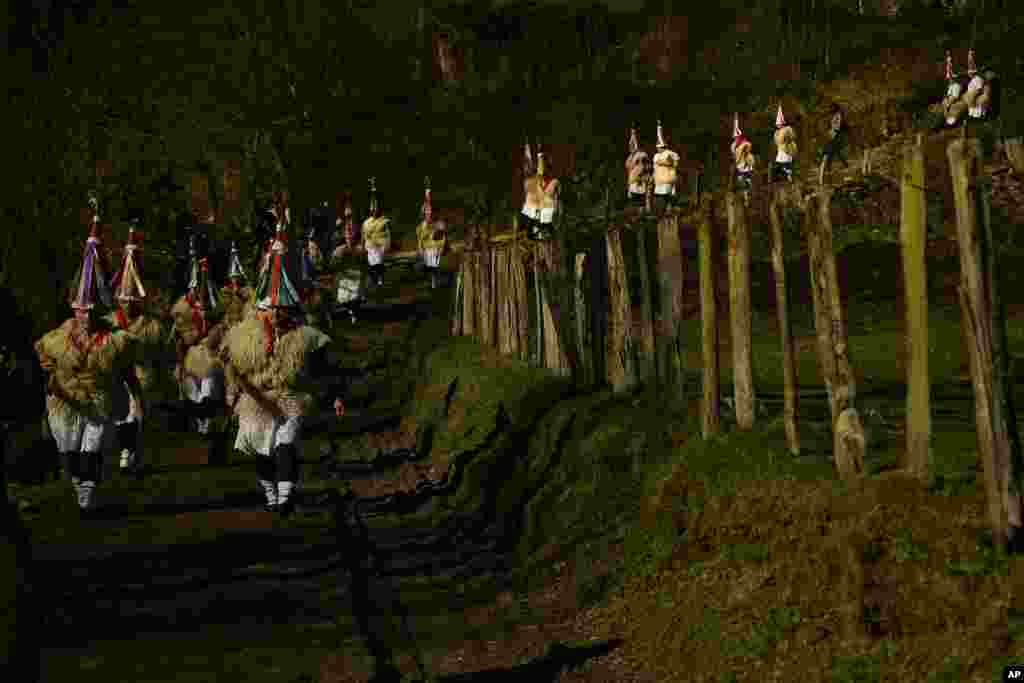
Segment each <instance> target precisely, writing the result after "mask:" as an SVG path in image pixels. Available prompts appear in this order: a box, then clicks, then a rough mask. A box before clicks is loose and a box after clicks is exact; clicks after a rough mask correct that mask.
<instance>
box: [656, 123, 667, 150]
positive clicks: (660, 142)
mask: <svg viewBox="0 0 1024 683" xmlns="http://www.w3.org/2000/svg"><path fill="white" fill-rule="evenodd" d="M666 147H668V143H666V142H665V133H664V131H663V130H662V129H661V121H658V149H665V148H666Z"/></svg>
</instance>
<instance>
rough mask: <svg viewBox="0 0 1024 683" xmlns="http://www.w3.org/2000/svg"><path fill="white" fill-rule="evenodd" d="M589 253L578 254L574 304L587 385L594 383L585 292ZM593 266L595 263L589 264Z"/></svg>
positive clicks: (581, 369) (583, 381)
mask: <svg viewBox="0 0 1024 683" xmlns="http://www.w3.org/2000/svg"><path fill="white" fill-rule="evenodd" d="M586 260H587V255H586V254H585V253H579V254H576V263H575V269H574V275H575V277H574V287H573V295H574V305H575V306H576V347H577V349H579V375H580V376H579V380H580V385H581V386H585V387H590V386H593V384H594V366H593V355H594V353H593V349H592V348H591V344H590V325H589V320H588V318H589V316H588V315H587V299H586V296H585V293H584V289H585V286H584V282H585V281H584V276H585V274H586V270H585V268H584V266H585V265H586ZM589 265H590V266H593V264H589Z"/></svg>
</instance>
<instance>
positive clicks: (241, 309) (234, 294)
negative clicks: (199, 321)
mask: <svg viewBox="0 0 1024 683" xmlns="http://www.w3.org/2000/svg"><path fill="white" fill-rule="evenodd" d="M252 299H253V292H252V288H250V287H239V288H238V289H232V288H231V287H221V289H220V300H221V303H222V304H223V305H224V325H225V327H228V328H231V327H234V326H235V325H237V324H238V323H240V322H242V321H243V320H245V318H246V314H247V312H249V311H250V309H251V308H252V306H251V304H252Z"/></svg>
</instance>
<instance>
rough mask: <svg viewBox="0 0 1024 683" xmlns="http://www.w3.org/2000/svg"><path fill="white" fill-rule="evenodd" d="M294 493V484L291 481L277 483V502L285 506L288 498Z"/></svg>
mask: <svg viewBox="0 0 1024 683" xmlns="http://www.w3.org/2000/svg"><path fill="white" fill-rule="evenodd" d="M291 493H292V482H290V481H279V482H277V502H278V504H279V505H280V504H283V503H285V502H287V500H288V496H290V495H291Z"/></svg>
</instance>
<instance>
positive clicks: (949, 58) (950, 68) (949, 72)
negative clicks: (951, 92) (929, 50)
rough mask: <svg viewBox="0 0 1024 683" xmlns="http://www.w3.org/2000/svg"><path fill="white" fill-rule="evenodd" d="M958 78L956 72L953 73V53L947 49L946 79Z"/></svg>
mask: <svg viewBox="0 0 1024 683" xmlns="http://www.w3.org/2000/svg"><path fill="white" fill-rule="evenodd" d="M954 78H956V74H954V73H953V53H951V52H950V51H949V50H946V80H947V81H952V80H953V79H954Z"/></svg>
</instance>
